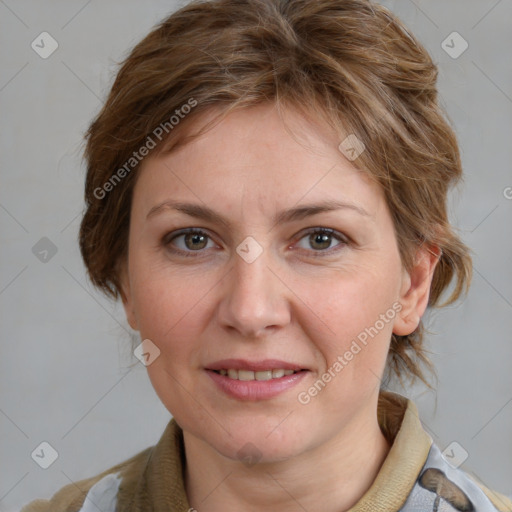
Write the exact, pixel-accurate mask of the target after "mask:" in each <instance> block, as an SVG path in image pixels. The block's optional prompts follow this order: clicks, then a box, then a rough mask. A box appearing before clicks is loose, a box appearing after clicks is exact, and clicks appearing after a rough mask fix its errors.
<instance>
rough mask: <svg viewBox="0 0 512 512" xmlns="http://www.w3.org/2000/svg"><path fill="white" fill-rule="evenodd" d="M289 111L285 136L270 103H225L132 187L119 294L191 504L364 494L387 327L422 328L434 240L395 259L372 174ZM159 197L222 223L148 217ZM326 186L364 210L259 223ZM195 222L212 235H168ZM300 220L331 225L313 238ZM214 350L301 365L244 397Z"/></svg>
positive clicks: (375, 453) (256, 506)
mask: <svg viewBox="0 0 512 512" xmlns="http://www.w3.org/2000/svg"><path fill="white" fill-rule="evenodd" d="M207 118H208V116H206V117H204V120H207ZM286 122H287V125H288V126H289V127H290V129H291V130H292V132H293V134H294V135H295V137H292V136H291V135H290V133H289V132H287V131H286V129H285V127H284V125H283V122H282V120H281V119H280V117H279V115H278V113H277V111H276V108H275V106H274V105H273V104H265V105H260V106H257V107H252V108H250V109H245V110H241V111H236V112H233V113H231V114H229V115H228V116H227V117H226V118H225V119H224V120H223V121H222V122H221V123H220V124H218V125H217V126H216V127H215V128H213V129H212V130H210V131H209V132H207V133H206V134H205V135H203V136H201V137H200V138H198V139H196V140H194V141H193V142H190V143H189V144H187V145H185V146H183V147H180V148H179V149H178V150H176V151H174V152H172V153H170V154H166V155H160V156H158V157H151V156H150V157H148V158H147V159H146V160H145V161H144V162H143V165H142V168H141V169H140V175H139V178H138V181H137V183H136V186H135V189H134V195H133V201H132V210H131V224H130V233H129V249H128V260H127V262H126V265H124V266H123V267H122V271H121V274H122V283H123V285H122V287H123V290H122V292H123V304H124V307H125V311H126V316H127V320H128V322H129V324H130V326H131V327H132V328H133V329H135V330H138V331H139V332H140V336H141V339H150V340H151V341H152V342H153V343H154V344H155V345H156V346H157V347H158V348H159V350H160V355H159V357H158V358H156V359H155V361H154V362H153V363H152V364H150V365H149V366H148V367H147V369H148V373H149V377H150V379H151V382H152V384H153V387H154V389H155V390H156V392H157V394H158V396H159V397H160V399H161V401H162V402H163V404H164V405H165V407H166V408H167V409H168V410H169V411H170V412H171V414H172V415H173V416H174V417H175V419H176V421H177V422H178V424H179V425H180V426H181V428H182V429H183V431H184V443H185V451H186V458H187V468H186V475H185V480H186V491H187V495H188V497H189V501H190V505H191V506H192V507H194V508H195V509H197V510H198V511H199V512H201V511H202V510H207V511H208V512H216V511H220V510H222V511H223V512H229V511H235V510H236V511H238V510H251V511H260V510H261V511H263V510H280V511H281V512H287V511H291V510H297V509H300V506H302V507H303V508H304V509H306V510H310V511H314V510H320V508H321V509H322V511H324V512H331V511H332V512H335V511H336V512H340V511H342V510H348V509H349V508H350V507H351V506H353V505H354V504H355V503H356V502H357V501H358V500H359V499H360V498H361V496H362V495H363V494H364V493H365V491H366V490H367V489H368V488H369V487H370V486H371V484H372V482H373V480H374V479H375V477H376V475H377V473H378V471H379V468H380V467H381V465H382V463H383V462H384V460H385V458H386V455H387V453H388V452H389V448H390V447H389V445H388V443H387V441H386V440H385V438H384V436H383V435H382V432H381V430H380V428H379V425H378V422H377V399H378V394H379V386H380V379H381V377H382V374H383V372H384V369H385V362H386V355H387V353H388V349H389V344H390V338H391V334H392V332H394V333H396V334H401V335H405V334H409V333H411V332H412V331H413V330H414V329H415V328H416V327H417V325H418V323H419V321H420V318H421V316H422V314H423V313H424V311H425V309H426V306H427V301H428V296H429V289H430V283H431V279H432V274H433V270H434V268H435V265H436V263H437V258H436V252H435V250H432V248H430V249H431V250H430V251H426V250H421V251H418V253H417V258H416V265H415V267H414V268H413V269H412V270H411V271H410V272H406V271H405V269H404V268H403V266H402V263H401V260H400V255H399V252H398V246H397V241H396V237H395V234H394V229H393V222H392V218H391V215H390V213H389V210H388V208H387V205H386V202H385V199H384V194H383V191H382V190H381V189H380V187H379V185H377V184H376V183H375V182H374V181H372V180H370V179H369V178H368V176H367V175H365V174H364V173H363V172H361V171H359V170H357V169H356V168H355V167H354V166H353V165H352V163H351V162H350V161H349V160H347V159H346V158H345V156H344V155H343V154H342V153H341V152H340V151H339V150H338V145H339V142H340V141H339V140H338V138H337V137H336V136H335V134H333V133H332V132H331V131H329V130H328V129H327V128H326V127H325V126H324V125H322V123H321V122H320V121H313V120H305V119H304V118H302V117H300V116H299V114H297V112H295V111H294V110H292V109H288V110H286ZM169 199H173V200H179V201H183V202H191V203H195V204H200V205H203V206H205V205H206V206H208V207H210V208H213V209H214V210H216V211H217V212H218V213H220V214H221V215H223V216H224V217H225V218H226V219H227V220H228V221H229V223H230V226H229V227H228V226H225V225H223V224H220V223H217V222H214V221H209V220H204V219H197V218H193V217H190V216H188V215H185V214H184V213H181V212H178V211H176V210H172V209H161V210H160V211H159V213H158V214H155V215H153V216H151V217H150V218H149V219H147V218H146V217H147V214H148V212H149V211H150V210H151V209H152V208H153V207H154V206H155V205H157V204H159V203H161V202H163V201H166V200H169ZM327 199H332V200H343V201H346V202H351V203H354V204H357V205H359V206H360V207H362V208H364V210H366V212H367V213H368V215H360V214H359V213H357V212H356V211H354V210H351V209H341V210H337V211H331V212H324V213H320V214H317V215H315V216H312V217H308V218H305V219H302V220H295V221H293V222H290V223H286V224H281V225H274V223H273V222H272V217H273V215H274V214H275V213H276V212H277V211H280V210H282V209H289V208H292V207H296V206H299V205H303V204H305V203H308V204H310V203H319V202H322V201H325V200H327ZM191 227H194V228H198V229H199V228H200V229H201V230H202V231H204V232H205V234H206V235H207V237H206V238H205V239H203V240H200V241H199V242H198V241H194V240H193V239H191V238H192V237H189V238H188V240H187V237H186V236H179V237H178V238H175V239H174V240H171V238H172V233H175V232H176V231H177V230H178V229H182V228H191ZM307 228H332V229H334V230H335V232H336V233H335V235H333V236H332V237H331V238H330V239H328V240H327V242H326V244H325V245H323V246H322V243H321V242H319V241H318V238H317V239H316V240H317V241H316V242H315V239H314V238H313V240H311V238H310V237H309V235H308V234H307V233H305V230H306V229H307ZM169 234H171V236H167V238H166V235H169ZM247 236H251V237H253V238H254V239H255V240H256V241H257V242H258V244H259V245H260V246H261V248H262V249H263V252H262V254H260V255H259V256H258V257H257V258H256V260H255V261H253V262H252V263H250V264H249V263H247V262H246V261H245V260H244V259H243V258H241V257H240V256H239V254H238V253H237V252H236V248H237V246H239V244H241V242H242V241H243V240H244V239H245V238H246V237H247ZM337 236H339V237H340V238H337ZM343 237H345V238H343ZM346 237H348V238H346ZM343 240H345V241H346V242H347V243H345V242H344V241H343ZM329 241H330V243H329ZM166 243H167V245H166ZM194 244H195V245H194ZM173 248H174V249H175V250H177V251H179V250H181V251H183V252H186V253H187V254H190V255H191V256H190V257H185V256H184V255H180V254H177V253H174V252H172V249H173ZM394 303H399V304H400V305H401V307H402V309H401V310H400V312H399V313H397V314H396V315H395V316H394V318H393V319H392V320H391V321H388V322H387V323H385V326H384V328H382V329H381V330H380V331H379V333H378V335H376V336H374V337H373V338H371V339H370V341H369V342H368V344H367V346H366V347H364V348H363V349H362V350H361V351H360V352H359V353H357V355H355V356H354V357H353V359H352V360H351V361H350V362H348V364H347V365H346V366H345V367H344V368H343V370H342V371H341V372H339V373H337V374H336V376H335V378H333V379H332V380H331V381H330V382H329V383H328V384H327V385H326V386H325V387H324V388H323V389H322V390H321V392H319V393H318V394H317V395H316V396H314V397H313V398H311V401H310V402H309V403H308V404H307V405H303V404H302V403H300V402H299V401H298V399H297V395H298V393H299V392H301V391H305V390H306V391H307V390H308V388H310V387H311V386H312V385H313V383H314V382H315V381H316V380H317V379H318V378H319V377H321V376H322V374H324V373H325V372H326V371H327V370H328V369H329V368H330V367H332V365H333V363H334V361H336V359H337V358H338V356H340V355H341V356H343V354H344V353H345V352H346V351H347V350H348V349H349V347H350V345H351V342H352V341H353V340H354V339H356V337H357V335H358V334H359V333H361V332H362V331H364V329H365V328H368V327H370V326H373V325H374V324H375V322H376V321H377V320H378V319H379V315H381V314H384V313H386V311H389V310H390V308H392V305H393V304H394ZM226 358H243V359H249V360H261V359H267V358H273V359H280V360H284V361H290V362H293V363H298V364H300V365H301V367H303V368H307V369H309V372H308V373H307V374H306V376H305V378H303V379H302V381H301V382H300V383H299V384H298V385H297V386H295V387H294V388H293V389H291V390H287V391H286V392H284V393H282V394H281V395H279V396H277V397H275V398H272V399H267V400H256V401H241V400H237V399H234V398H231V397H228V396H226V395H225V394H224V393H223V392H222V391H220V390H219V389H218V388H217V387H216V386H215V385H214V384H213V382H212V380H211V379H210V377H209V376H208V375H207V373H206V372H205V370H204V368H205V366H207V365H208V363H212V362H214V361H217V360H220V359H226ZM246 443H252V445H254V447H256V450H257V451H258V456H259V457H260V459H259V461H258V463H256V464H254V465H246V464H244V463H243V462H242V461H241V460H240V456H239V454H238V451H239V450H240V449H241V448H242V447H243V446H244V445H246ZM299 504H300V506H299Z"/></svg>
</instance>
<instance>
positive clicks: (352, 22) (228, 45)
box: [79, 0, 472, 387]
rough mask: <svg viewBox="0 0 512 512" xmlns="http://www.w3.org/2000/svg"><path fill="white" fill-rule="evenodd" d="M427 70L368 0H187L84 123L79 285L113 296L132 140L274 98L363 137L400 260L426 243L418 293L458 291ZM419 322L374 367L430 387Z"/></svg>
mask: <svg viewBox="0 0 512 512" xmlns="http://www.w3.org/2000/svg"><path fill="white" fill-rule="evenodd" d="M437 74H438V71H437V67H436V65H435V64H434V63H433V62H432V59H431V58H430V56H429V54H428V52H427V51H426V50H425V48H424V47H423V46H422V45H421V44H420V43H419V42H418V40H417V39H416V38H415V37H414V36H413V35H411V34H410V33H409V32H408V31H407V29H406V27H404V25H403V24H402V23H401V21H400V20H399V19H398V18H397V17H395V16H394V15H393V14H391V13H390V12H389V11H388V10H387V9H386V8H384V7H383V6H381V5H378V4H374V3H372V2H370V1H368V0H213V1H206V0H195V1H192V2H191V3H189V4H188V5H186V6H185V7H183V8H181V9H180V10H178V11H177V12H175V13H174V14H172V15H171V16H169V17H168V18H167V19H165V20H163V21H162V22H161V23H160V24H159V25H157V26H156V27H155V28H154V29H153V30H152V31H151V32H150V33H149V34H148V35H147V36H146V37H145V38H144V39H143V40H142V41H141V42H140V43H139V44H137V45H136V46H135V48H134V49H133V50H132V52H131V53H130V55H129V56H128V57H127V58H126V59H125V60H124V62H123V63H122V66H121V68H120V70H119V72H118V74H117V77H116V79H115V82H114V84H113V86H112V89H111V91H110V94H109V96H108V98H107V100H106V102H105V105H104V106H103V108H102V110H101V111H100V113H99V114H98V116H97V117H96V119H95V120H94V121H93V122H92V124H91V126H90V128H89V130H88V132H87V134H86V140H87V144H86V149H85V158H86V161H87V177H86V184H85V201H86V211H85V214H84V217H83V220H82V223H81V227H80V234H79V241H80V249H81V253H82V256H83V259H84V262H85V265H86V267H87V271H88V275H89V277H90V279H91V280H92V282H93V284H94V285H96V286H98V287H99V288H101V289H102V290H103V291H104V292H105V293H106V294H107V295H108V296H110V297H112V298H114V299H117V298H118V297H119V294H122V290H121V287H120V281H119V264H120V263H121V262H123V261H125V258H126V255H127V247H128V232H129V222H130V208H131V197H132V191H133V187H134V184H135V180H136V175H137V172H136V171H137V168H138V167H139V165H140V158H141V156H140V155H141V154H142V153H147V152H145V151H142V149H141V148H143V147H146V148H148V147H151V148H153V147H155V149H151V151H152V154H157V153H158V152H159V151H162V150H165V151H170V150H171V149H172V146H169V141H174V142H173V143H174V144H183V143H185V140H184V139H183V135H184V134H185V132H186V130H185V127H186V126H187V125H188V124H189V123H190V122H191V121H192V120H193V119H196V118H198V116H200V115H201V114H202V113H205V112H207V111H211V110H212V108H218V109H219V110H220V112H221V113H222V115H223V116H225V115H227V114H228V113H229V112H230V111H232V110H234V109H240V108H247V107H250V106H253V105H257V104H259V103H262V102H270V101H274V102H276V103H277V105H278V106H279V105H280V104H283V103H286V104H287V105H290V106H292V107H294V108H295V109H297V110H299V111H301V112H303V113H304V114H306V115H310V116H313V115H316V116H322V119H324V120H325V122H326V123H328V124H329V125H330V126H332V127H333V128H334V129H335V130H337V133H338V134H339V135H340V139H339V140H340V141H342V140H344V137H346V136H347V134H355V135H356V137H357V138H358V139H359V140H360V141H361V142H362V143H363V144H364V145H365V150H364V151H363V152H362V153H361V154H360V156H359V157H358V158H357V159H356V160H354V161H353V162H352V163H353V164H354V165H355V166H356V167H358V168H360V169H361V170H363V171H365V172H367V173H368V175H369V176H371V177H372V178H373V179H376V180H378V182H379V183H380V184H381V186H382V187H383V190H384V192H385V195H386V200H387V204H388V207H389V209H390V211H391V214H392V216H393V221H394V225H395V230H396V236H397V240H398V246H399V249H400V255H401V258H402V262H403V264H404V266H405V268H407V269H409V268H411V264H412V259H413V257H414V254H415V251H416V249H417V248H418V247H419V246H420V245H421V244H426V247H433V246H437V247H439V248H440V249H441V251H442V253H441V257H440V260H439V263H438V264H437V267H436V269H435V272H434V276H433V281H432V285H431V290H430V298H429V304H428V305H429V307H441V306H444V305H447V304H451V303H452V302H454V301H455V300H457V299H458V298H459V297H460V296H461V294H462V293H463V292H467V289H468V288H469V284H470V282H471V273H472V266H471V257H470V255H469V249H468V248H467V247H466V246H465V245H464V244H463V242H462V241H461V240H460V238H459V237H458V236H457V235H456V234H455V232H454V229H453V228H452V227H451V226H450V223H449V221H448V216H447V205H446V203H447V192H448V189H449V187H450V186H451V185H453V184H455V183H457V182H458V181H459V180H460V179H461V177H462V167H461V160H460V155H459V149H458V144H457V140H456V136H455V134H454V132H453V130H452V129H451V128H450V126H449V124H448V123H447V121H446V119H445V114H444V112H443V111H442V109H441V107H440V106H439V104H438V101H437V88H436V82H437ZM186 105H188V107H187V108H185V106H186ZM189 107H190V108H189ZM173 117H174V118H175V119H173ZM178 117H179V119H178ZM182 119H183V121H181V120H182ZM176 120H177V123H176ZM178 123H179V124H178ZM210 124H211V123H210ZM164 132H165V133H164ZM201 133H203V132H201ZM149 141H151V143H150V142H149ZM174 147H176V146H174ZM135 155H136V156H135ZM453 278H455V286H454V288H453V290H452V292H451V294H450V296H449V297H448V298H447V299H446V301H445V302H444V303H442V304H440V300H441V295H442V293H443V291H445V289H447V288H448V287H449V285H450V283H451V281H452V279H453ZM424 330H425V329H424V325H423V323H422V322H420V324H419V326H418V328H417V329H416V330H415V331H414V332H413V333H411V334H410V335H407V336H397V335H393V337H392V340H391V346H390V352H389V356H388V366H387V368H388V370H392V371H394V372H395V373H396V374H397V376H398V377H399V379H400V381H401V382H402V375H403V374H404V373H405V374H407V375H408V376H409V377H411V378H412V379H413V380H414V378H415V377H419V378H420V379H421V380H422V381H423V382H425V384H427V385H428V386H429V387H430V385H429V384H428V382H427V381H426V380H425V377H424V374H423V372H422V370H421V369H420V363H423V364H425V365H426V366H427V367H428V368H429V369H430V370H432V369H433V368H432V365H431V363H430V362H429V360H428V358H427V357H426V355H425V352H426V351H425V349H424V347H423V336H424Z"/></svg>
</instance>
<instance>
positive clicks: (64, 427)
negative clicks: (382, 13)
mask: <svg viewBox="0 0 512 512" xmlns="http://www.w3.org/2000/svg"><path fill="white" fill-rule="evenodd" d="M383 3H384V4H385V5H386V6H388V7H389V8H391V9H392V10H393V11H394V12H396V13H397V14H398V15H399V16H400V17H401V18H402V20H403V21H404V22H405V23H406V24H407V25H408V26H409V27H410V28H411V30H412V32H413V33H414V34H415V35H416V36H418V38H419V39H420V40H421V41H422V42H423V43H424V44H425V45H426V47H427V49H428V50H429V51H430V52H431V54H432V56H433V58H434V60H435V61H436V63H438V65H439V70H440V78H439V87H440V94H441V97H442V103H443V106H444V107H445V109H446V110H447V112H448V113H449V116H450V118H451V120H452V122H453V125H454V127H455V129H456V132H457V134H458V136H459V139H460V144H461V150H462V157H463V163H464V168H465V171H466V179H465V183H464V185H463V186H462V187H460V188H459V189H457V190H456V191H454V193H453V194H452V195H451V205H450V217H451V220H452V222H453V223H454V224H455V225H456V226H458V228H459V229H460V232H461V234H462V237H463V239H464V241H465V242H466V243H467V244H468V245H469V246H470V247H471V248H472V249H473V250H474V263H475V274H474V280H473V285H472V288H471V291H470V293H469V296H468V297H467V299H466V300H465V301H464V302H462V303H460V304H458V305H455V306H451V307H449V308H447V309H445V310H441V311H438V312H435V313H433V314H430V313H429V314H428V315H427V317H428V319H429V326H430V329H431V330H432V331H434V332H435V333H436V334H435V335H432V336H431V337H430V341H429V347H430V349H431V350H432V351H433V355H432V359H433V361H434V363H435V364H436V366H437V368H438V375H439V382H438V388H437V392H436V393H431V392H426V391H425V388H424V387H422V386H416V387H413V388H408V389H406V390H400V391H401V392H402V393H404V394H406V395H407V396H409V397H411V398H413V399H414V400H415V402H416V403H417V405H418V408H419V410H420V415H421V418H422V420H423V422H424V425H425V428H426V429H427V431H428V432H429V433H430V434H431V435H432V437H433V438H434V440H435V442H436V443H437V444H438V445H439V446H440V448H441V449H442V450H443V449H445V448H446V447H447V446H448V445H449V444H450V443H452V442H453V441H456V442H457V443H459V445H460V446H461V447H463V448H464V450H466V451H467V452H468V455H469V456H468V458H467V460H466V461H465V463H464V464H463V466H462V467H463V468H464V469H465V470H466V471H468V472H469V473H470V474H472V475H473V476H474V477H475V478H477V479H479V480H480V481H482V482H483V483H484V484H486V485H487V486H489V487H491V488H494V489H495V490H498V491H501V492H503V493H505V494H509V495H512V372H511V371H510V367H511V363H512V343H511V334H510V333H511V330H512V271H511V270H510V264H511V256H512V237H511V229H510V226H511V218H512V200H511V199H507V197H506V190H509V191H510V189H507V187H511V186H512V172H511V162H512V144H511V133H512V67H511V65H510V62H511V59H510V53H509V52H510V48H511V47H512V33H511V29H510V20H511V19H512V2H511V1H510V0H500V1H496V0H478V1H476V0H473V1H469V0H457V1H454V0H451V1H450V2H447V1H442V0H435V1H432V0H430V1H428V2H427V1H426V0H424V1H420V0H416V1H415V2H412V1H409V0H404V1H400V2H398V1H397V2H393V1H386V2H383ZM177 6H178V4H177V3H176V2H172V1H153V2H135V1H123V2H121V1H120V0H118V1H105V2H99V1H94V0H93V1H89V2H87V1H83V0H81V1H66V2H64V1H63V0H61V1H53V2H49V1H46V2H38V1H35V0H33V1H27V0H22V1H16V2H14V0H0V45H1V46H0V47H1V66H0V69H1V75H0V108H1V139H0V159H1V167H0V168H1V173H2V187H1V190H0V228H1V248H2V259H1V269H0V307H1V319H0V321H1V323H0V325H1V333H2V345H1V347H2V351H1V354H2V357H1V358H0V389H1V395H0V432H1V437H0V464H1V468H0V510H1V511H2V512H5V511H11V510H17V509H19V507H20V506H21V505H22V504H25V503H27V502H28V501H30V500H31V499H34V498H36V497H49V496H50V495H52V494H53V493H54V492H55V491H57V490H58V489H60V488H61V487H62V486H64V485H66V484H68V483H70V482H71V481H75V480H78V479H81V478H84V477H87V476H92V475H94V474H97V473H99V472H100V471H103V470H104V469H106V468H108V467H110V466H112V465H114V464H116V463H118V462H120V461H122V460H125V459H126V458H128V457H129V456H131V455H133V454H134V453H136V452H137V451H139V450H142V449H144V448H146V447H147V446H150V445H152V444H154V443H155V442H156V441H157V440H158V438H159V437H160V435H161V433H162V432H163V429H164V427H165V425H166V424H167V422H168V420H169V418H170V416H169V413H168V412H167V411H166V409H165V408H164V407H163V405H162V404H161V403H160V402H159V399H158V397H157V396H156V394H155V393H154V392H153V390H152V387H151V385H150V382H149V380H148V378H147V375H146V370H145V368H144V367H143V366H142V364H140V363H139V362H138V361H137V360H136V359H135V358H134V357H133V356H132V354H131V349H130V332H129V331H130V329H129V328H128V325H127V323H126V321H125V319H124V313H123V311H122V309H121V307H120V305H119V304H117V305H116V304H112V303H111V302H109V301H108V300H107V299H105V298H104V297H103V296H102V295H100V294H99V293H98V292H96V291H95V290H94V289H93V288H92V286H91V285H90V284H89V283H88V282H87V280H86V278H85V273H84V267H83V264H82V261H81V259H80V255H79V251H78V244H77V231H78V227H79V222H80V214H81V212H82V206H83V202H82V197H83V179H84V166H83V163H82V162H81V150H82V135H83V132H84V131H85V129H86V128H87V126H88V123H89V122H90V121H91V120H92V118H93V116H94V115H95V114H96V113H97V112H98V110H99V108H100V106H101V102H102V100H103V99H104V98H105V97H106V94H107V92H108V87H109V85H111V83H112V81H113V78H114V73H115V71H116V69H117V67H116V66H117V64H116V63H117V62H119V61H120V60H121V59H122V58H123V57H124V56H125V54H126V52H127V51H128V50H129V49H130V48H131V47H132V46H133V45H134V44H135V43H136V42H138V41H139V40H140V39H141V38H142V37H143V36H144V35H145V34H146V33H147V31H148V30H149V29H150V28H151V27H152V26H153V25H154V24H155V23H156V22H158V21H160V20H161V19H162V18H163V17H164V16H166V15H167V14H169V13H170V12H172V11H173V10H175V8H176V7H177ZM43 31H47V32H49V33H50V34H51V36H52V37H53V38H55V39H56V40H57V42H58V44H59V47H58V49H57V50H56V51H55V52H54V53H53V54H52V55H51V56H50V57H48V58H47V59H42V58H41V57H40V56H39V55H38V54H37V53H36V52H35V51H34V50H33V49H32V48H31V42H32V41H33V40H35V39H36V37H37V36H38V35H39V34H40V33H41V32H43ZM453 31H457V32H459V33H460V34H461V35H462V37H463V38H464V39H465V40H466V41H467V42H468V44H469V48H468V49H467V50H466V51H465V52H464V53H463V54H462V55H460V56H459V57H458V58H457V59H454V58H452V57H450V56H449V55H448V54H447V53H446V52H445V51H444V50H443V48H442V47H441V43H442V41H443V40H445V39H446V37H447V36H448V35H449V34H451V33H452V32H453ZM457 44H458V43H457ZM504 191H505V193H504ZM511 195H512V194H511ZM509 197H510V195H509ZM42 237H48V238H49V239H50V240H51V241H52V242H53V244H54V245H55V246H56V248H57V253H56V254H55V255H54V256H52V257H51V258H50V256H51V253H49V255H48V257H47V260H48V261H46V262H42V261H40V260H39V259H38V258H37V257H36V256H35V255H34V254H33V251H32V248H33V246H34V245H35V244H36V243H37V242H38V241H39V240H40V239H41V238H42ZM134 363H135V364H134ZM396 389H398V388H396ZM42 441H47V442H49V443H50V444H51V445H52V446H53V447H54V448H55V449H56V450H57V452H58V455H59V456H58V458H57V460H56V461H55V463H54V464H52V465H51V466H50V467H49V468H48V469H46V470H44V469H41V468H40V467H39V466H38V465H37V464H36V463H35V462H34V460H33V459H32V458H31V453H32V452H33V450H34V449H35V448H36V447H37V446H38V445H39V444H40V443H41V442H42ZM457 450H458V452H457ZM456 452H457V453H458V454H460V453H462V452H461V448H458V447H457V446H456ZM457 456H459V455H457Z"/></svg>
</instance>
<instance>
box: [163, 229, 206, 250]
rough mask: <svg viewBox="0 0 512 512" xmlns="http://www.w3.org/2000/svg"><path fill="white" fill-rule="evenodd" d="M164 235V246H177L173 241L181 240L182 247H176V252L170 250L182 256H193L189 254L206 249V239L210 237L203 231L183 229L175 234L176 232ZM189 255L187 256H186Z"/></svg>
mask: <svg viewBox="0 0 512 512" xmlns="http://www.w3.org/2000/svg"><path fill="white" fill-rule="evenodd" d="M171 235H174V236H170V235H166V236H165V237H164V239H163V244H164V245H165V246H170V245H179V244H177V243H175V240H179V239H182V241H183V245H181V247H179V246H178V250H175V249H173V248H171V250H172V251H173V252H179V253H183V255H184V256H193V254H190V253H191V252H200V251H201V250H202V249H205V248H207V243H208V239H209V238H210V236H209V235H208V233H206V232H205V231H202V230H200V229H194V228H189V229H184V230H182V231H180V232H178V233H177V234H176V232H174V233H171ZM187 253H189V254H187Z"/></svg>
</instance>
